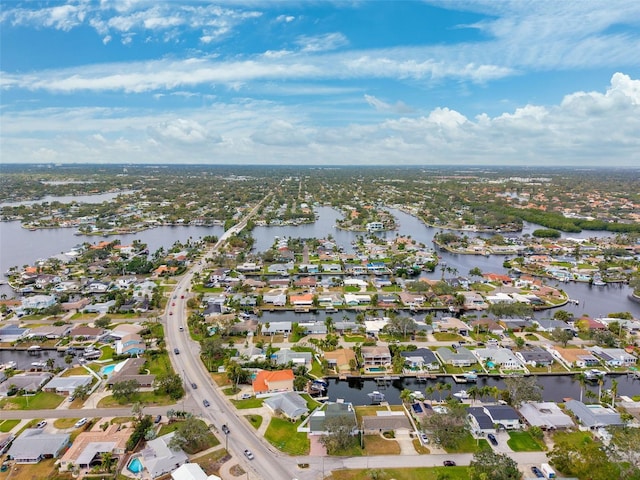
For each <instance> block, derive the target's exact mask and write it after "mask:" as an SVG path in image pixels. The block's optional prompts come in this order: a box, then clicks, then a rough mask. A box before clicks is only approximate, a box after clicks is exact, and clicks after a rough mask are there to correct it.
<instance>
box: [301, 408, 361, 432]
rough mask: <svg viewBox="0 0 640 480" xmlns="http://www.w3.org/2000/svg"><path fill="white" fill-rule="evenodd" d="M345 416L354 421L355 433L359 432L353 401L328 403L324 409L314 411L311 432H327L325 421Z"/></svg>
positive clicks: (311, 419) (310, 423) (310, 418)
mask: <svg viewBox="0 0 640 480" xmlns="http://www.w3.org/2000/svg"><path fill="white" fill-rule="evenodd" d="M336 417H345V418H348V419H350V420H352V421H353V433H354V434H355V433H356V432H357V426H358V425H357V421H356V412H355V410H354V409H353V405H352V404H351V403H326V404H325V408H324V409H322V410H316V411H314V412H313V413H312V414H311V416H310V417H309V434H310V435H323V434H325V433H327V430H326V428H325V422H326V421H328V420H329V419H331V418H336Z"/></svg>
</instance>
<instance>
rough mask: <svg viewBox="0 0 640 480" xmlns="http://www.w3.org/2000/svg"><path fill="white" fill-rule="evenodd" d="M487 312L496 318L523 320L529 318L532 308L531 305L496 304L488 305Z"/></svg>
mask: <svg viewBox="0 0 640 480" xmlns="http://www.w3.org/2000/svg"><path fill="white" fill-rule="evenodd" d="M488 312H489V313H490V314H492V315H493V316H495V317H498V318H501V317H508V318H524V317H530V316H531V315H532V314H533V308H532V307H531V305H526V304H524V303H518V302H516V303H506V302H498V303H492V304H491V305H489V309H488Z"/></svg>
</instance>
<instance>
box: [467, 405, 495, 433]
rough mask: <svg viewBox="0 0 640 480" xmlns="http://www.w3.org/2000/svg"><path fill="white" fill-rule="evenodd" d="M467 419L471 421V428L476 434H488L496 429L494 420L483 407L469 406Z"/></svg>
mask: <svg viewBox="0 0 640 480" xmlns="http://www.w3.org/2000/svg"><path fill="white" fill-rule="evenodd" d="M467 420H468V421H469V425H470V427H471V430H472V431H473V432H474V433H475V434H476V435H480V434H482V435H486V434H488V433H493V432H495V431H496V426H495V424H494V423H493V420H492V419H491V417H490V416H489V415H487V413H486V412H485V411H484V408H483V407H468V408H467Z"/></svg>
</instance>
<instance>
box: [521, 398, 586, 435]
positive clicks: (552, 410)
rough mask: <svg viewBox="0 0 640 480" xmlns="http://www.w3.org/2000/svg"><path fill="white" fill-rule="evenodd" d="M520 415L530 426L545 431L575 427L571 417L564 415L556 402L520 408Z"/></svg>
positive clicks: (530, 404) (535, 403) (529, 404)
mask: <svg viewBox="0 0 640 480" xmlns="http://www.w3.org/2000/svg"><path fill="white" fill-rule="evenodd" d="M519 412H520V415H522V416H523V417H524V419H525V420H526V421H527V423H528V424H529V425H533V426H536V427H540V428H542V429H543V430H552V429H560V428H571V427H573V426H574V424H573V420H571V417H570V416H569V415H567V414H566V413H564V412H563V411H562V410H561V409H560V407H558V405H557V404H555V403H554V402H530V403H525V404H524V405H522V406H521V407H520V410H519Z"/></svg>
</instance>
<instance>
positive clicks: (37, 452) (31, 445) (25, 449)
mask: <svg viewBox="0 0 640 480" xmlns="http://www.w3.org/2000/svg"><path fill="white" fill-rule="evenodd" d="M69 438H70V435H69V434H68V433H47V432H45V431H44V430H43V429H41V428H27V429H26V430H25V431H23V432H22V433H21V434H20V436H19V437H18V438H16V439H15V440H14V441H13V444H12V445H11V447H10V448H9V451H8V452H7V456H8V457H9V458H10V459H12V460H14V461H15V462H16V463H38V462H40V460H43V459H45V458H58V456H59V455H60V454H61V453H62V451H63V450H64V449H65V448H66V447H67V446H68V445H69Z"/></svg>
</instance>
